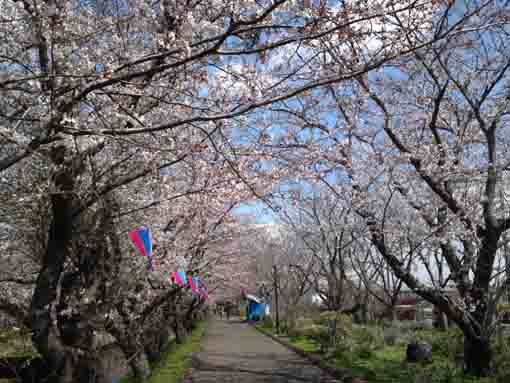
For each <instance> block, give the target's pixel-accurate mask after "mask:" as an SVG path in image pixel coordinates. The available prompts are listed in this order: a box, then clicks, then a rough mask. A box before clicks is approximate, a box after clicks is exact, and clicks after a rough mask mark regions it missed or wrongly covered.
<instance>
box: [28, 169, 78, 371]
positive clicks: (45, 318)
mask: <svg viewBox="0 0 510 383" xmlns="http://www.w3.org/2000/svg"><path fill="white" fill-rule="evenodd" d="M55 186H56V188H57V190H59V192H57V193H55V194H53V195H52V196H51V206H52V214H53V218H52V221H51V226H50V230H49V236H48V246H47V250H46V254H45V255H44V257H43V259H42V267H41V271H40V272H39V276H38V278H37V282H36V286H35V290H34V294H33V297H32V302H31V306H30V321H31V327H32V331H33V336H32V340H33V342H34V345H35V346H36V348H37V350H38V351H39V353H40V354H41V356H42V357H43V358H44V359H45V360H46V361H47V362H48V365H49V367H50V369H51V370H52V371H53V372H54V373H55V374H56V376H59V377H62V379H61V381H66V379H65V377H66V376H67V375H68V374H69V361H68V360H67V359H68V358H67V357H66V350H65V347H64V345H63V344H62V342H61V340H60V339H59V331H58V329H57V326H56V323H55V322H56V318H55V317H54V314H53V308H54V307H55V304H56V299H57V288H58V284H59V280H60V277H61V274H62V271H63V266H64V262H65V260H66V258H67V256H68V251H69V248H70V245H71V239H72V222H73V219H72V208H73V200H72V194H71V190H72V189H73V186H74V178H73V176H72V174H71V172H70V171H66V170H64V171H61V172H60V173H58V174H57V175H56V177H55Z"/></svg>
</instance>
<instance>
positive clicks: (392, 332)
mask: <svg viewBox="0 0 510 383" xmlns="http://www.w3.org/2000/svg"><path fill="white" fill-rule="evenodd" d="M382 331H383V338H384V343H385V344H386V345H388V346H395V345H397V344H404V343H407V339H408V334H407V333H406V332H402V331H401V330H400V329H398V328H395V327H389V328H387V329H384V330H382Z"/></svg>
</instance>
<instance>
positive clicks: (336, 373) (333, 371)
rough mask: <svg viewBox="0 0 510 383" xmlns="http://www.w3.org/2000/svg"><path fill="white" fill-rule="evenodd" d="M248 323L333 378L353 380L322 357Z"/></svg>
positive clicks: (346, 381) (346, 380) (347, 381)
mask: <svg viewBox="0 0 510 383" xmlns="http://www.w3.org/2000/svg"><path fill="white" fill-rule="evenodd" d="M249 325H250V326H251V327H252V328H254V329H255V330H256V331H258V332H259V333H261V334H263V335H265V336H267V337H269V338H271V339H272V340H273V341H275V342H276V343H279V344H281V345H282V346H284V347H286V348H288V349H289V350H291V351H293V352H295V353H296V354H298V355H299V356H301V357H303V358H305V359H306V360H308V361H309V362H310V363H312V364H313V365H314V366H315V367H317V368H320V369H321V370H323V371H325V372H327V373H328V374H329V375H331V376H332V377H333V378H335V379H339V380H341V381H342V382H345V383H350V382H353V381H354V379H355V378H354V377H353V376H351V375H349V374H348V373H347V372H346V371H345V370H341V369H338V368H335V367H332V366H331V365H329V364H328V363H327V362H326V361H324V359H322V358H320V357H318V356H315V355H313V354H310V353H308V352H306V351H304V350H302V349H300V348H299V347H296V346H294V345H293V344H291V343H289V342H287V341H286V340H284V339H282V338H280V337H278V336H276V335H273V334H271V333H270V332H268V331H265V330H263V329H261V328H259V327H257V326H256V325H255V324H254V323H250V324H249Z"/></svg>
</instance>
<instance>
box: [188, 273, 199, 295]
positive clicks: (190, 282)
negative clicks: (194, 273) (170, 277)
mask: <svg viewBox="0 0 510 383" xmlns="http://www.w3.org/2000/svg"><path fill="white" fill-rule="evenodd" d="M195 280H196V277H190V276H188V285H189V287H190V289H191V291H192V292H193V293H194V294H196V293H197V286H196V285H195Z"/></svg>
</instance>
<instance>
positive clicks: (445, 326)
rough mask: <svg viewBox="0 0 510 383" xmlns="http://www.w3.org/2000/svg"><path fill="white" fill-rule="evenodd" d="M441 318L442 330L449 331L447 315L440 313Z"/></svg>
mask: <svg viewBox="0 0 510 383" xmlns="http://www.w3.org/2000/svg"><path fill="white" fill-rule="evenodd" d="M440 316H441V317H440V318H441V326H442V327H441V328H442V329H443V330H448V328H449V327H450V326H449V324H448V317H447V316H446V314H445V313H444V312H442V311H441V313H440Z"/></svg>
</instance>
